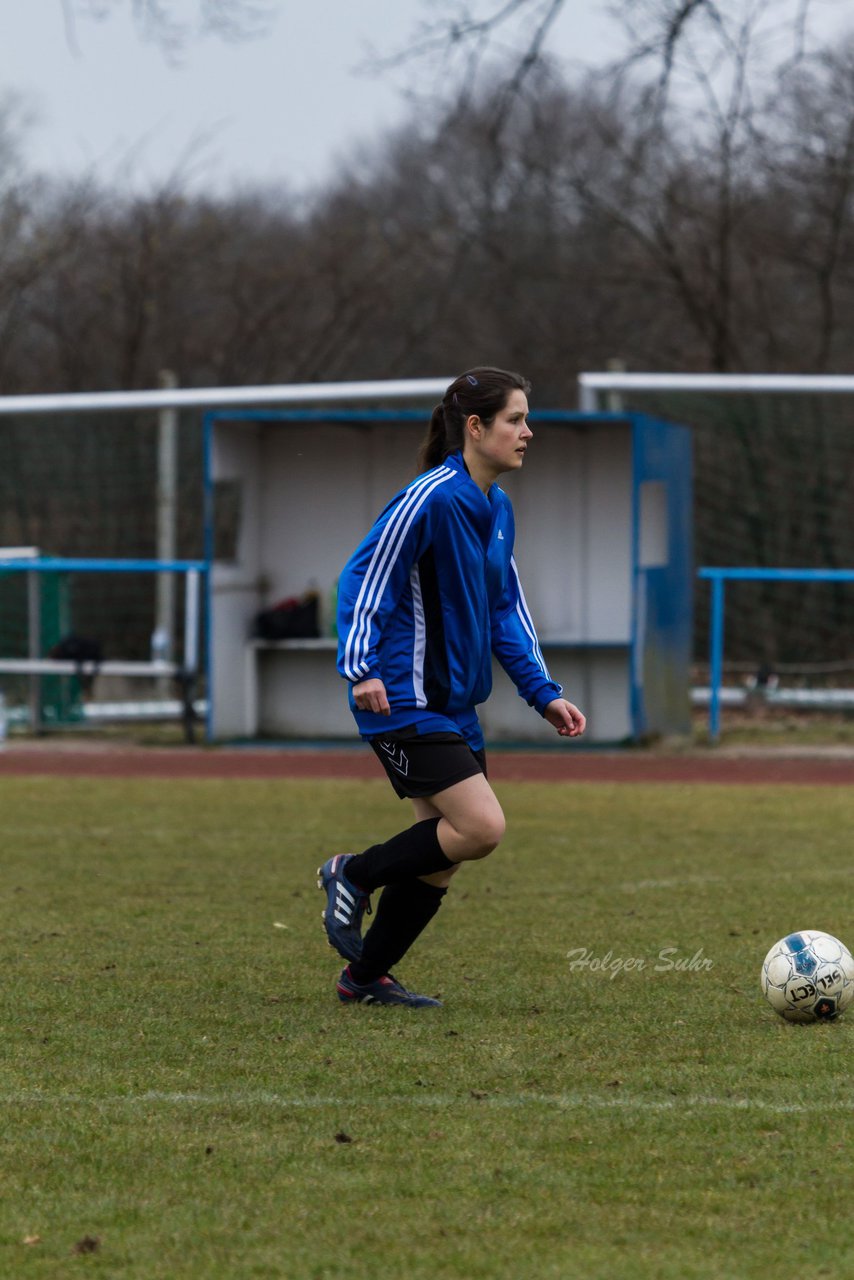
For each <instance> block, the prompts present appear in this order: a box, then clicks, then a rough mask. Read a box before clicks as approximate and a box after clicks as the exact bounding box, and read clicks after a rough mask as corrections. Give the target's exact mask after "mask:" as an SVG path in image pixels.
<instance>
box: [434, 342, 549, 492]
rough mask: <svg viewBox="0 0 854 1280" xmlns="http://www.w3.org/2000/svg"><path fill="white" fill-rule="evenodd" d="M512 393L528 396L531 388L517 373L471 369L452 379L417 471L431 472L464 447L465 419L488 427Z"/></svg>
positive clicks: (502, 370)
mask: <svg viewBox="0 0 854 1280" xmlns="http://www.w3.org/2000/svg"><path fill="white" fill-rule="evenodd" d="M511 391H524V393H525V395H530V392H531V384H530V382H529V381H528V379H527V378H523V377H522V375H521V374H520V373H508V372H507V371H506V370H505V369H492V368H488V367H484V368H481V369H470V370H469V372H468V373H461V374H460V376H459V377H458V378H455V379H454V381H453V382H452V383H451V385H450V386H449V387H448V389H447V391H446V392H445V394H444V397H443V398H442V403H441V404H437V405H436V408H435V409H434V410H433V414H432V417H431V418H430V425H429V427H428V428H427V434H426V436H425V437H424V440H423V442H422V445H421V450H420V452H419V454H418V470H419V473H420V472H423V471H430V470H431V469H432V468H433V467H438V466H439V464H440V463H442V462H444V461H445V459H446V458H447V456H448V454H449V453H455V452H456V451H457V450H458V449H462V448H463V445H464V444H465V424H466V419H467V418H469V417H471V416H472V415H476V416H477V417H478V418H480V420H481V422H482V423H483V424H484V426H486V427H488V426H489V425H490V423H491V422H492V421H493V419H494V417H495V415H496V413H499V412H500V410H502V409H503V408H504V406H505V405H506V403H507V400H508V397H509V395H510V393H511Z"/></svg>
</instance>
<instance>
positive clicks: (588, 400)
mask: <svg viewBox="0 0 854 1280" xmlns="http://www.w3.org/2000/svg"><path fill="white" fill-rule="evenodd" d="M578 388H579V395H578V407H579V408H580V409H581V411H582V412H583V413H596V412H597V411H598V409H599V408H600V396H601V395H602V394H612V395H614V394H618V393H619V392H621V391H697V392H713V393H717V394H719V395H738V394H739V393H748V394H756V393H757V392H759V393H764V394H770V395H775V394H776V395H850V394H851V393H852V392H854V377H852V376H851V375H849V374H811V373H620V372H616V373H614V372H611V373H580V374H579V375H578Z"/></svg>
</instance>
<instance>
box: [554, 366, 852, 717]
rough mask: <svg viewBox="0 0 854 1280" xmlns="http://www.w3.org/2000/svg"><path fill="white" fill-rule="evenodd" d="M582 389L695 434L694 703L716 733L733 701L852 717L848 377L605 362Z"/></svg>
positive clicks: (585, 399) (591, 398) (586, 376)
mask: <svg viewBox="0 0 854 1280" xmlns="http://www.w3.org/2000/svg"><path fill="white" fill-rule="evenodd" d="M578 385H579V402H580V404H581V406H582V407H583V408H584V409H585V410H586V411H588V412H591V411H595V410H597V409H600V408H605V407H606V406H607V407H608V408H609V409H611V410H612V411H613V410H614V409H616V408H624V407H625V408H626V409H631V410H634V411H646V412H651V413H656V414H660V415H661V416H663V417H675V418H676V419H677V420H678V421H680V422H683V423H686V424H688V425H689V426H690V428H691V430H692V434H693V440H694V459H695V507H694V524H695V545H696V549H697V555H696V568H697V571H698V586H699V587H700V590H699V591H698V592H697V600H696V610H695V617H696V624H695V633H694V674H693V685H694V702H695V705H704V704H705V701H706V699H707V698H708V700H709V705H710V712H711V716H710V730H711V736H712V737H713V738H716V737H717V736H718V733H719V732H720V727H721V712H722V710H723V709H725V708H730V707H732V708H738V707H742V706H744V705H748V706H749V707H750V708H752V709H755V710H756V711H761V710H763V709H767V710H768V711H769V714H770V713H773V714H775V715H777V718H778V720H779V714H778V711H779V710H782V709H785V710H787V711H788V710H789V709H792V708H797V709H799V710H812V711H821V712H827V713H831V712H832V713H834V714H835V715H844V714H848V711H849V710H850V708H852V707H854V591H852V590H851V582H852V577H854V521H852V519H851V493H852V489H854V376H850V375H844V374H830V375H823V374H822V375H814V374H756V373H751V374H741V373H732V374H730V373H726V374H711V373H704V374H688V373H641V372H638V373H628V372H624V371H622V370H615V369H611V370H609V371H607V372H585V373H582V374H580V375H579V379H578ZM724 600H725V601H726V612H725V613H724V608H723V605H724ZM769 677H770V678H769ZM727 714H728V715H729V712H727Z"/></svg>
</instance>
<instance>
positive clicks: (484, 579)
mask: <svg viewBox="0 0 854 1280" xmlns="http://www.w3.org/2000/svg"><path fill="white" fill-rule="evenodd" d="M529 390H530V386H529V384H528V382H527V381H526V380H525V379H524V378H522V377H521V376H520V375H519V374H516V373H507V372H505V371H504V370H501V369H490V368H482V369H472V370H471V371H470V372H469V373H464V374H462V375H461V376H460V377H459V378H457V379H455V381H454V382H452V383H451V385H450V386H449V387H448V389H447V391H446V392H445V396H444V399H443V400H442V403H441V404H439V405H437V406H436V408H435V409H434V410H433V416H432V419H431V421H430V427H429V431H428V433H427V438H426V440H425V442H424V445H423V448H422V451H421V456H420V458H419V462H420V464H421V474H420V475H419V476H418V477H417V478H416V479H415V480H413V482H412V483H411V484H410V485H408V486H407V487H406V488H405V489H403V490H401V492H400V493H398V494H397V495H396V497H394V498H392V500H391V502H390V503H389V504H388V506H387V507H386V508H385V510H384V511H383V512H382V514H381V515H380V517H379V519H378V520H377V522H376V524H375V525H374V527H373V528H372V529H371V531H370V533H369V534H368V536H367V537H366V538H365V540H364V541H363V542H362V543H361V545H360V546H359V547H358V548H357V549H356V551H355V552H354V553H353V555H352V557H351V558H350V560H349V562H348V564H347V566H346V568H345V569H344V571H343V573H342V575H341V579H340V582H339V586H338V635H339V644H338V669H339V671H340V673H341V675H342V676H343V677H344V679H345V680H347V681H348V682H349V685H350V707H351V710H352V711H353V714H354V716H355V718H356V724H357V725H358V728H359V732H360V733H361V735H362V737H363V738H366V739H367V740H368V742H369V743H370V744H371V746H372V747H373V749H374V751H375V753H376V755H377V756H378V757H379V759H380V761H381V762H382V764H383V766H384V768H385V770H386V773H387V774H388V776H389V779H390V781H391V784H392V786H393V787H394V790H395V791H396V792H397V794H398V796H400V797H401V798H405V797H408V798H409V799H410V800H411V801H412V805H413V808H414V810H415V818H416V822H415V825H414V826H411V827H409V828H408V829H407V830H405V831H402V832H400V833H399V834H398V835H395V836H392V837H391V839H389V840H386V841H384V842H383V843H382V844H376V845H372V846H371V848H369V849H366V850H365V851H364V853H360V854H356V855H353V854H337V855H336V856H335V857H333V858H330V859H329V861H328V862H326V863H325V864H324V865H323V866H322V867H319V868H318V876H319V879H318V887H319V888H322V889H323V890H324V891H325V893H326V897H327V903H326V908H325V910H324V913H323V919H324V925H325V927H326V933H327V936H328V938H329V942H330V943H331V945H332V946H333V947H335V949H336V950H337V951H338V952H339V953H340V954H341V955H342V956H343V957H344V958H345V959H346V960H349V962H350V963H349V964H348V966H347V967H346V968H345V969H344V971H343V973H342V974H341V976H340V978H339V979H338V996H339V998H340V999H341V1000H342V1001H344V1002H345V1003H358V1002H361V1003H365V1004H400V1005H408V1006H410V1007H411V1008H424V1007H427V1006H431V1005H438V1004H439V1003H440V1002H439V1001H438V1000H434V999H431V998H430V997H429V996H423V995H416V994H414V993H413V992H411V991H407V990H406V988H405V987H404V986H402V985H401V983H399V982H398V981H397V980H396V979H395V978H394V977H392V975H391V973H390V972H389V971H390V970H391V969H392V967H393V966H394V965H396V964H397V963H398V961H399V960H401V959H402V958H403V956H404V955H405V954H406V952H407V951H408V950H409V948H410V947H411V946H412V944H413V943H414V942H415V939H416V938H417V937H418V936H419V934H420V933H421V932H422V931H423V929H425V928H426V926H427V924H428V923H429V922H430V920H431V919H432V918H433V916H434V915H435V914H436V912H437V911H438V909H439V906H440V904H441V901H442V898H443V897H444V895H445V893H446V891H447V888H448V885H449V884H450V881H451V878H452V876H453V875H454V874H455V873H456V872H457V871H458V870H459V867H460V864H461V863H463V862H471V861H474V860H475V859H477V858H484V857H486V856H487V854H489V853H491V852H492V850H493V849H495V847H496V846H497V844H498V842H499V841H500V839H501V837H502V835H503V834H504V814H503V813H502V811H501V806H500V804H499V803H498V800H497V799H496V796H495V794H494V792H493V790H492V788H491V787H490V785H489V783H488V782H487V779H486V757H485V753H484V747H483V735H482V734H481V731H480V726H479V724H478V719H477V713H476V711H475V707H476V705H477V704H478V703H479V702H483V701H485V699H486V698H487V697H488V696H489V693H490V690H491V688H492V654H493V653H494V654H495V656H496V657H497V658H498V661H499V662H500V663H501V665H502V667H503V668H504V670H505V671H506V672H507V674H508V675H509V676H510V678H511V679H512V680H513V682H514V683H515V685H516V688H517V689H518V690H519V693H520V694H521V696H522V697H523V698H524V699H525V700H526V702H528V703H529V704H530V705H531V706H533V707H534V708H535V709H536V710H537V711H538V712H539V713H540V715H542V716H544V717H545V719H546V720H548V721H549V723H550V724H552V725H554V727H555V728H556V729H557V731H558V733H559V734H560V735H561V736H563V737H568V738H575V737H577V736H578V735H579V734H581V733H583V732H584V727H585V718H584V716H583V715H582V713H581V712H580V711H579V710H578V708H577V707H575V706H573V704H572V703H571V702H567V701H566V699H565V698H563V697H562V696H561V693H562V690H561V687H560V685H558V684H555V682H554V681H553V680H552V678H551V676H550V675H549V673H548V671H547V670H546V665H545V663H544V662H543V656H542V654H541V652H540V646H539V643H538V641H537V635H536V632H535V630H534V624H533V622H532V621H531V617H530V614H529V613H528V607H527V604H526V602H525V597H524V595H523V593H522V587H521V585H520V583H519V576H518V573H517V571H516V562H515V560H514V559H513V535H514V522H513V509H512V507H511V505H510V501H509V499H508V498H507V496H506V495H505V494H504V493H503V491H502V490H501V489H499V487H498V485H497V484H496V483H495V481H496V480H497V479H498V477H499V476H500V475H502V474H503V473H504V472H505V471H518V470H519V469H520V468H521V467H522V465H523V462H524V460H525V452H526V450H527V448H528V445H529V443H530V441H531V439H532V436H533V432H532V431H531V429H530V427H529V426H528V421H527V418H528V398H527V397H528V392H529ZM380 888H382V890H383V892H382V895H381V896H380V898H379V901H378V904H377V910H376V914H375V916H374V920H373V924H372V925H371V927H370V929H369V930H368V932H367V933H366V934H365V937H364V939H363V938H362V919H363V917H364V914H365V911H366V910H367V911H368V912H370V895H371V894H372V893H373V892H374V891H375V890H377V889H380Z"/></svg>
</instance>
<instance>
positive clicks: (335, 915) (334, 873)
mask: <svg viewBox="0 0 854 1280" xmlns="http://www.w3.org/2000/svg"><path fill="white" fill-rule="evenodd" d="M352 857H353V855H352V853H337V854H336V855H335V857H334V858H330V859H329V861H328V862H324V864H323V866H322V867H318V868H317V887H318V889H323V891H324V892H325V894H326V906H325V908H324V910H323V926H324V928H325V929H326V936H327V938H328V939H329V945H330V947H334V948H335V950H336V951H337V952H338V954H339V955H341V956H343V957H344V959H345V960H358V959H359V958H360V957H361V954H362V917H363V916H364V914H365V912H366V911H367V913H368V915H370V914H371V900H370V897H369V895H368V894H367V893H365V892H364V890H362V889H359V888H357V886H356V885H354V884H351V883H350V881H349V880H348V879H347V877H346V875H345V874H344V868H345V866H346V865H347V863H348V862H349V861H350V859H351V858H352Z"/></svg>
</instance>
